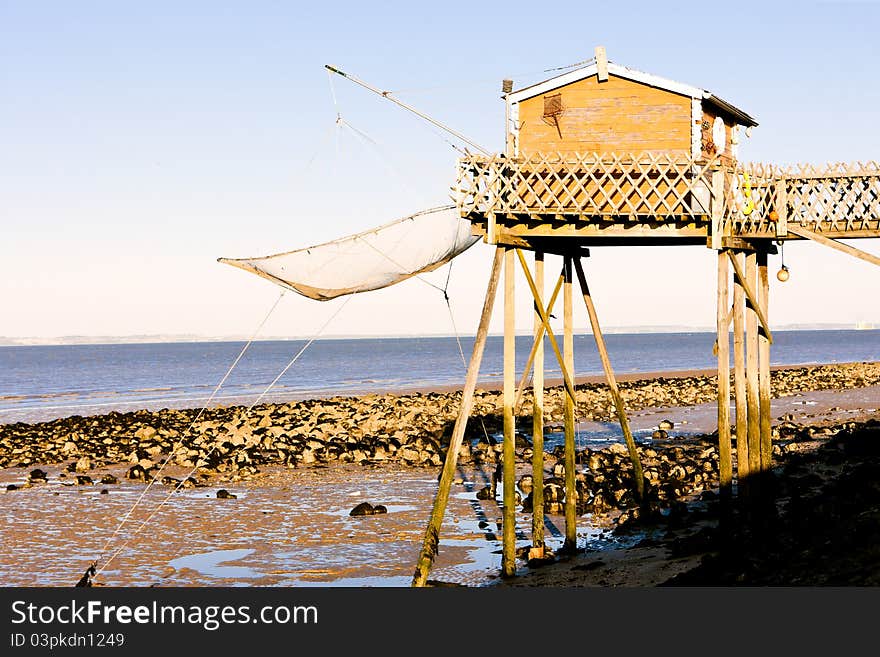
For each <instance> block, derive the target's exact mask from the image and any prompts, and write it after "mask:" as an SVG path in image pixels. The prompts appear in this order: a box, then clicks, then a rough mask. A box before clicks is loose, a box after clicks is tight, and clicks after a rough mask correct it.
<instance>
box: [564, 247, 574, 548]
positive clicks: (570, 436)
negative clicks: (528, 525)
mask: <svg viewBox="0 0 880 657" xmlns="http://www.w3.org/2000/svg"><path fill="white" fill-rule="evenodd" d="M571 261H572V259H571V257H570V256H565V261H564V262H565V264H564V276H565V282H564V283H563V285H562V304H563V337H562V353H563V360H564V361H565V369H566V370H567V371H568V372H569V374H571V376H572V378H574V315H573V308H572V296H571V281H572V276H571ZM574 403H575V399H574V396H573V395H570V394H568V395H566V396H565V406H564V424H565V457H564V458H565V542H564V544H563V546H562V547H563V550H564V551H566V550H567V551H573V550H576V549H577V506H576V505H577V488H576V485H575V453H574V452H575V444H574V433H575V425H574Z"/></svg>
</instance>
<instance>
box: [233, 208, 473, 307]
mask: <svg viewBox="0 0 880 657" xmlns="http://www.w3.org/2000/svg"><path fill="white" fill-rule="evenodd" d="M479 239H480V238H479V237H475V236H473V235H472V234H471V225H470V222H469V221H467V220H465V219H462V218H461V216H460V215H459V213H458V211H457V210H456V208H455V206H451V205H450V206H443V207H439V208H432V209H429V210H424V211H422V212H417V213H415V214H412V215H409V216H408V217H404V218H402V219H398V220H397V221H393V222H391V223H388V224H385V225H384V226H379V227H378V228H374V229H372V230H369V231H366V232H363V233H358V234H357V235H351V236H349V237H343V238H342V239H338V240H333V241H332V242H327V243H325V244H318V245H316V246H310V247H307V248H304V249H298V250H296V251H288V252H286V253H277V254H275V255H268V256H262V257H257V258H219V259H218V261H219V262H223V263H226V264H228V265H233V266H235V267H240V268H241V269H244V270H246V271H250V272H253V273H254V274H257V275H258V276H262V277H263V278H266V279H268V280H270V281H272V282H273V283H276V284H278V285H280V286H282V287H285V288H287V289H289V290H293V291H295V292H298V293H299V294H302V295H303V296H306V297H309V298H310V299H316V300H318V301H328V300H330V299H335V298H336V297H340V296H343V295H346V294H355V293H357V292H367V291H369V290H379V289H381V288H384V287H388V286H390V285H394V284H395V283H400V282H401V281H404V280H406V279H408V278H411V277H412V276H417V275H419V274H421V273H424V272H428V271H431V270H433V269H436V268H438V267H440V266H442V265H443V264H445V263H447V262H449V261H450V260H452V259H453V258H454V257H456V256H458V255H460V254H461V253H464V251H466V250H467V249H469V248H470V247H471V246H473V245H474V244H475V243H476V242H477V241H478V240H479Z"/></svg>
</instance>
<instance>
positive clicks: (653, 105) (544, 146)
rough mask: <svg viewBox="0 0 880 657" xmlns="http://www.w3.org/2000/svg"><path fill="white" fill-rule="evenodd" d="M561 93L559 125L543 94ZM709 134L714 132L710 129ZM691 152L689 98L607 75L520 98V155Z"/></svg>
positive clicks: (592, 77) (684, 154) (687, 153)
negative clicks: (547, 115) (547, 110)
mask: <svg viewBox="0 0 880 657" xmlns="http://www.w3.org/2000/svg"><path fill="white" fill-rule="evenodd" d="M557 93H560V94H561V95H562V104H563V107H564V111H563V113H562V115H561V116H560V117H559V119H558V120H559V125H558V130H557V126H556V125H555V124H554V123H553V122H549V123H548V122H547V121H545V120H544V118H543V115H544V96H552V95H555V94H557ZM710 133H711V131H710ZM557 151H558V152H560V153H562V154H567V153H611V152H618V153H621V152H623V153H627V152H634V153H638V152H643V151H652V152H666V153H675V154H680V155H682V156H684V157H688V156H689V155H690V152H691V99H690V97H688V96H682V95H679V94H675V93H672V92H669V91H664V90H662V89H656V88H654V87H650V86H648V85H645V84H641V83H638V82H633V81H631V80H626V79H624V78H619V77H616V76H614V75H611V76H609V79H608V81H607V82H601V83H600V82H598V81H597V80H596V77H595V76H591V77H589V78H586V79H584V80H579V81H577V82H573V83H571V84H569V85H567V86H564V87H560V88H559V89H555V90H553V91H551V92H549V93H547V94H543V95H539V96H535V97H534V98H528V99H526V100H523V101H522V102H520V103H519V155H520V156H524V157H528V156H529V155H534V154H536V153H555V152H557Z"/></svg>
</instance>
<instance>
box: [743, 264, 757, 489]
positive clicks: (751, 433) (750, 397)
mask: <svg viewBox="0 0 880 657" xmlns="http://www.w3.org/2000/svg"><path fill="white" fill-rule="evenodd" d="M745 277H746V280H745V283H746V285H747V286H748V287H749V288H750V289H751V290H755V288H756V287H757V285H756V284H757V282H758V268H757V255H756V254H755V252H754V251H750V252H749V253H747V254H746V269H745ZM753 296H754V295H753ZM747 306H748V310H747V312H746V400H747V403H748V442H749V472H750V473H752V474H756V473H758V472H760V471H761V417H760V413H761V404H760V399H759V393H758V309H757V308H755V307H754V306H753V301H749V302H748V304H747Z"/></svg>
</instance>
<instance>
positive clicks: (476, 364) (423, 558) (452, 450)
mask: <svg viewBox="0 0 880 657" xmlns="http://www.w3.org/2000/svg"><path fill="white" fill-rule="evenodd" d="M503 255H504V250H503V249H502V248H500V247H499V248H496V249H495V259H494V260H493V262H492V270H491V273H490V274H489V285H488V287H487V289H486V298H485V300H484V302H483V311H482V314H481V315H480V325H479V327H478V329H477V335H476V339H475V341H474V350H473V352H472V353H471V360H470V363H469V364H468V371H467V376H466V377H465V383H464V389H463V390H462V394H461V406H460V407H459V410H458V416H457V417H456V419H455V427H454V428H453V430H452V437H451V438H450V439H449V447H448V449H447V451H446V460H445V461H444V463H443V471H442V472H441V474H440V485H439V487H438V489H437V495H436V497H435V498H434V506H433V508H432V510H431V518H430V519H429V520H428V527H427V529H426V530H425V538H424V541H423V543H422V549H421V551H420V553H419V560H418V562H417V563H416V570H415V573H414V574H413V580H412V585H413V586H425V584H426V583H427V581H428V571H429V570H430V569H431V564H432V563H434V557H435V556H436V555H437V544H438V543H439V541H440V526H441V525H442V524H443V515H444V513H445V512H446V503H447V502H448V501H449V489H450V487H451V485H452V479H453V477H454V475H455V466H456V463H457V462H458V451H459V449H460V448H461V444H462V440H463V439H464V432H465V428H466V427H467V421H468V418H469V417H470V414H471V409H472V408H473V403H474V390H475V389H476V387H477V377H478V376H479V373H480V363H481V362H482V360H483V350H484V348H485V346H486V336H487V335H488V334H489V321H490V320H491V318H492V307H493V306H494V305H495V294H496V292H497V290H498V279H499V278H500V276H501V261H502V260H503Z"/></svg>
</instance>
